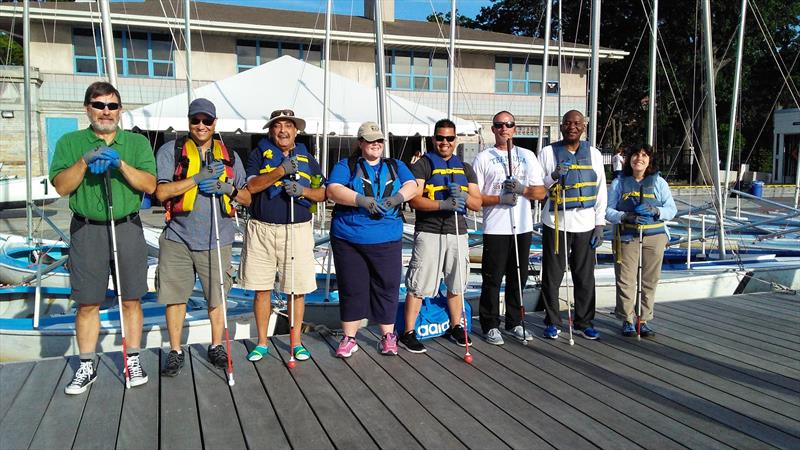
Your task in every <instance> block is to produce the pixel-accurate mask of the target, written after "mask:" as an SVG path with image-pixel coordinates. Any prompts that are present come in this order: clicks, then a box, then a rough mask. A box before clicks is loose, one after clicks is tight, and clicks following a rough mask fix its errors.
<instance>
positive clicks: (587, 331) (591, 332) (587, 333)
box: [575, 327, 600, 341]
mask: <svg viewBox="0 0 800 450" xmlns="http://www.w3.org/2000/svg"><path fill="white" fill-rule="evenodd" d="M575 332H576V333H578V334H580V335H583V337H585V338H586V339H589V340H590V341H593V340H595V339H597V338H599V337H600V333H598V332H597V330H595V329H594V328H592V327H586V328H583V329H580V330H578V329H576V330H575Z"/></svg>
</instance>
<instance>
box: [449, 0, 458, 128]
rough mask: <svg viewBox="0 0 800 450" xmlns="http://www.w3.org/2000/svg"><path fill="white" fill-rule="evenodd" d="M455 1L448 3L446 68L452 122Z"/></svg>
mask: <svg viewBox="0 0 800 450" xmlns="http://www.w3.org/2000/svg"><path fill="white" fill-rule="evenodd" d="M457 20H458V17H457V16H456V0H452V1H451V2H450V46H449V47H448V49H449V50H448V51H449V54H448V57H447V59H448V61H447V63H448V66H449V67H448V68H447V118H448V119H450V120H453V114H454V112H453V103H454V97H455V85H456V83H455V76H456V21H457Z"/></svg>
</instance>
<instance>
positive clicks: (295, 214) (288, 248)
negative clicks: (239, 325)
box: [240, 109, 325, 361]
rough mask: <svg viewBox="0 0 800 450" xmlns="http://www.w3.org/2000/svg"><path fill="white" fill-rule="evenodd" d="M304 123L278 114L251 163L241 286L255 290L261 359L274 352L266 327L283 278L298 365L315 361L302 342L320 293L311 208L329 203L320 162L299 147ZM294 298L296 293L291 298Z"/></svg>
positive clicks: (256, 352) (254, 356) (255, 353)
mask: <svg viewBox="0 0 800 450" xmlns="http://www.w3.org/2000/svg"><path fill="white" fill-rule="evenodd" d="M305 126H306V122H305V120H303V119H301V118H299V117H295V115H294V111H292V110H289V109H284V110H277V111H273V112H272V114H271V115H270V119H269V121H268V122H267V124H266V125H265V126H264V128H265V129H269V134H268V135H267V137H266V138H264V139H262V140H261V141H260V142H259V143H258V146H257V147H256V148H255V149H253V150H252V151H251V152H250V156H249V158H248V161H247V167H246V171H247V180H248V181H247V186H248V190H249V191H250V192H251V193H252V194H253V200H252V203H251V205H250V214H251V219H250V220H249V221H248V223H247V229H246V230H245V240H244V242H245V244H244V249H243V250H242V262H241V269H240V283H241V285H242V287H244V288H245V289H252V290H254V291H256V295H255V301H254V304H253V313H254V315H255V317H256V328H257V329H258V343H257V345H256V347H255V348H254V349H253V350H252V351H251V352H250V353H249V354H248V355H247V359H248V360H250V361H258V360H260V359H261V358H263V357H264V356H266V355H267V353H268V352H269V347H267V323H268V321H269V313H270V309H271V308H270V295H271V293H272V292H271V291H272V288H273V286H274V284H275V276H276V274H278V275H279V276H280V291H281V292H283V293H285V294H287V295H288V296H289V298H290V299H291V298H292V297H293V298H294V305H292V304H291V303H290V304H289V308H291V311H292V319H293V320H292V322H293V324H294V327H293V330H292V335H293V336H292V343H293V348H292V352H293V355H294V358H295V359H297V360H298V361H304V360H307V359H308V358H310V357H311V355H310V354H309V352H308V350H306V348H305V347H303V345H302V344H301V343H300V329H301V325H302V323H303V311H304V309H305V304H304V302H303V296H304V294H308V293H310V292H313V291H314V290H315V289H316V286H317V285H316V276H315V271H314V254H313V251H314V237H313V235H312V229H311V212H310V211H309V208H310V207H311V206H312V205H314V204H316V203H317V202H322V201H325V188H324V187H319V186H323V181H324V180H323V179H322V172H321V170H320V167H319V163H318V162H317V160H316V159H314V156H312V155H311V154H310V153H309V152H308V149H307V148H306V147H305V145H303V144H296V143H295V138H296V137H297V133H298V131H303V129H304V128H305ZM292 294H293V295H292Z"/></svg>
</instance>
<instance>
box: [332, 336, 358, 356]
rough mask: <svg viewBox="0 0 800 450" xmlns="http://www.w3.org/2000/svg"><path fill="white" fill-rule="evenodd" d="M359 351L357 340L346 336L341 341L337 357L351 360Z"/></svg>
mask: <svg viewBox="0 0 800 450" xmlns="http://www.w3.org/2000/svg"><path fill="white" fill-rule="evenodd" d="M357 351H358V342H356V339H355V338H351V337H348V336H345V337H343V338H342V340H341V341H339V348H337V349H336V357H338V358H349V357H351V356H353V353H355V352H357Z"/></svg>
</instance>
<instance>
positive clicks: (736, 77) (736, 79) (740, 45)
mask: <svg viewBox="0 0 800 450" xmlns="http://www.w3.org/2000/svg"><path fill="white" fill-rule="evenodd" d="M741 9H742V16H741V17H740V18H739V36H738V38H737V39H738V41H737V44H736V69H735V71H734V74H733V98H732V99H731V123H730V126H729V127H728V152H727V153H726V154H725V184H723V188H722V189H723V190H722V192H723V194H724V195H723V197H722V205H723V206H722V211H723V212H724V211H725V208H726V207H727V206H728V183H730V180H731V158H732V157H733V143H734V141H735V139H734V138H735V136H736V109H737V107H738V106H739V85H740V82H741V78H742V55H743V53H744V24H745V19H746V17H747V0H742V8H741Z"/></svg>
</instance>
